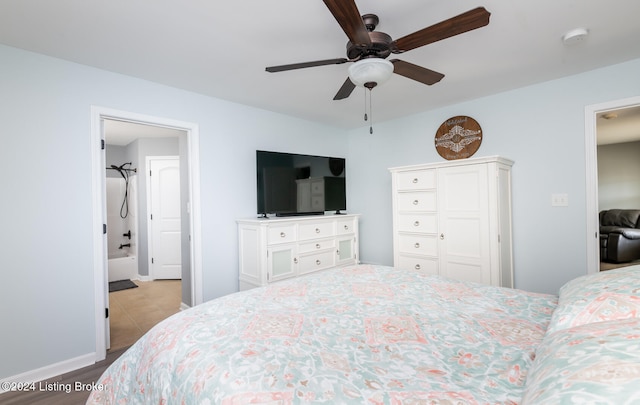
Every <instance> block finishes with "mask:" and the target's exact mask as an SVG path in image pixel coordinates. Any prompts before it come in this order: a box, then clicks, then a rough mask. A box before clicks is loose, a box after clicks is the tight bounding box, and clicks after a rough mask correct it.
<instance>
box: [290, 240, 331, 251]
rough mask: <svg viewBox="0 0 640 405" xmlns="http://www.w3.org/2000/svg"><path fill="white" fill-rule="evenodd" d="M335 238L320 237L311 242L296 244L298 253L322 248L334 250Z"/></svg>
mask: <svg viewBox="0 0 640 405" xmlns="http://www.w3.org/2000/svg"><path fill="white" fill-rule="evenodd" d="M335 247H336V240H335V239H322V240H315V241H313V242H306V243H301V244H299V245H298V252H299V253H308V252H316V251H320V250H323V249H331V250H332V251H333V250H335V249H334V248H335Z"/></svg>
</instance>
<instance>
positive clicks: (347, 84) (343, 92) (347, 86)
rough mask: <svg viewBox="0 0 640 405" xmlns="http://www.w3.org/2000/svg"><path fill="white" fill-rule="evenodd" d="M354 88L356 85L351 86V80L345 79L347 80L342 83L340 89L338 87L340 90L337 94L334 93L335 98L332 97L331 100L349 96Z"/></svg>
mask: <svg viewBox="0 0 640 405" xmlns="http://www.w3.org/2000/svg"><path fill="white" fill-rule="evenodd" d="M355 88H356V85H355V84H353V82H352V81H351V79H349V78H348V77H347V80H345V81H344V83H343V84H342V87H340V90H338V92H337V93H336V95H335V97H333V99H334V100H342V99H345V98H347V97H349V96H350V95H351V93H352V92H353V89H355Z"/></svg>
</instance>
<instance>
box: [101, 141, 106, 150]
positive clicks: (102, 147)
mask: <svg viewBox="0 0 640 405" xmlns="http://www.w3.org/2000/svg"><path fill="white" fill-rule="evenodd" d="M104 148H105V144H104V139H100V149H102V150H104Z"/></svg>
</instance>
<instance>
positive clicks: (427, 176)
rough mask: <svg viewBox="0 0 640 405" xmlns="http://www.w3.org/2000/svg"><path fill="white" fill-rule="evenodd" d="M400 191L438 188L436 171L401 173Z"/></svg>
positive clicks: (399, 180)
mask: <svg viewBox="0 0 640 405" xmlns="http://www.w3.org/2000/svg"><path fill="white" fill-rule="evenodd" d="M397 181H398V184H397V187H398V190H425V189H430V188H435V187H436V171H435V170H433V169H431V170H416V171H407V172H399V173H398V177H397Z"/></svg>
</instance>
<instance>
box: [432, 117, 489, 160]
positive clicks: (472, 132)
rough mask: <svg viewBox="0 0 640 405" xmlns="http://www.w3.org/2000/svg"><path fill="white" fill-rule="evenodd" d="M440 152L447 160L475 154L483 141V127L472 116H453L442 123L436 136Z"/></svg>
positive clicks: (437, 147)
mask: <svg viewBox="0 0 640 405" xmlns="http://www.w3.org/2000/svg"><path fill="white" fill-rule="evenodd" d="M435 143H436V150H437V151H438V154H440V156H442V157H443V158H445V159H447V160H456V159H466V158H468V157H471V156H473V154H474V153H476V151H477V150H478V148H480V144H481V143H482V128H480V124H478V122H477V121H476V120H474V119H473V118H471V117H467V116H464V115H459V116H457V117H451V118H449V119H448V120H446V121H445V122H443V123H442V125H440V128H438V131H436V137H435Z"/></svg>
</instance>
